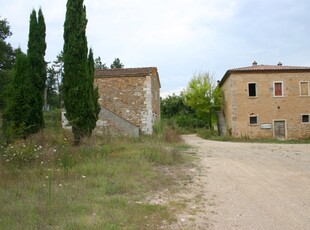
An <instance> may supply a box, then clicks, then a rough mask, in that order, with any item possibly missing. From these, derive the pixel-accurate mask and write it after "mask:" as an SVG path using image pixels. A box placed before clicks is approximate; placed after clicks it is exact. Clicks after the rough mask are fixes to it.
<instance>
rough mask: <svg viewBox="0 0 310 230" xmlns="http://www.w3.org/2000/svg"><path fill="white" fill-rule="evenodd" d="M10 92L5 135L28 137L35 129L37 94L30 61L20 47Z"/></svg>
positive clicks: (4, 121) (5, 116)
mask: <svg viewBox="0 0 310 230" xmlns="http://www.w3.org/2000/svg"><path fill="white" fill-rule="evenodd" d="M9 90H10V94H9V97H8V99H7V101H6V107H5V110H4V112H3V128H4V134H5V136H6V137H7V138H8V139H9V140H10V139H15V138H20V137H26V136H27V135H28V134H29V133H32V131H33V129H34V124H33V111H32V108H33V106H35V104H36V95H35V94H33V92H34V91H35V88H34V85H33V82H32V80H31V71H30V63H29V59H28V58H27V56H26V55H25V54H24V53H22V52H21V50H20V49H18V50H17V51H16V64H15V67H14V71H13V76H12V81H11V83H10V85H9Z"/></svg>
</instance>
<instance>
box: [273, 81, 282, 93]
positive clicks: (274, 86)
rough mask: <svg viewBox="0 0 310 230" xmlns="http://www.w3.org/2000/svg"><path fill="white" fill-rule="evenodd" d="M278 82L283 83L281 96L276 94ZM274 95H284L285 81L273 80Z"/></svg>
mask: <svg viewBox="0 0 310 230" xmlns="http://www.w3.org/2000/svg"><path fill="white" fill-rule="evenodd" d="M276 83H281V86H282V95H281V96H278V95H276ZM273 96H274V97H284V82H283V81H274V82H273Z"/></svg>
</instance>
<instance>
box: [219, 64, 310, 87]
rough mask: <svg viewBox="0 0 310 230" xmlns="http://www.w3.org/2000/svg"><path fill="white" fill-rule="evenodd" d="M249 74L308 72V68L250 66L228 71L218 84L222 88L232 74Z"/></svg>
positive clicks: (309, 70)
mask: <svg viewBox="0 0 310 230" xmlns="http://www.w3.org/2000/svg"><path fill="white" fill-rule="evenodd" d="M250 72H256V73H261V72H310V67H305V66H283V65H252V66H247V67H241V68H235V69H229V70H227V72H226V73H225V75H224V77H223V78H222V80H221V81H220V83H219V86H222V85H223V84H224V82H225V81H226V79H227V78H228V76H229V75H230V74H232V73H250Z"/></svg>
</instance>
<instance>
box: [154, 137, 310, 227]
mask: <svg viewBox="0 0 310 230" xmlns="http://www.w3.org/2000/svg"><path fill="white" fill-rule="evenodd" d="M183 139H184V140H185V142H186V143H187V144H189V145H191V146H193V147H194V149H195V152H196V153H195V154H196V155H197V160H196V161H195V162H194V165H193V166H192V167H190V168H188V169H186V171H185V172H183V173H184V177H183V178H184V180H182V181H179V183H180V190H179V191H178V192H177V194H176V195H174V196H173V197H166V195H165V194H162V195H161V194H159V197H158V199H160V198H161V199H162V202H163V203H166V202H170V203H171V204H172V206H173V204H178V205H180V204H182V202H183V203H184V207H185V209H183V211H182V212H179V213H177V222H176V223H175V224H173V225H170V226H163V228H164V229H257V230H266V229H273V230H275V229H281V230H283V229H284V230H286V229H287V230H289V229H292V230H293V229H294V230H295V229H310V145H308V144H293V145H292V144H260V143H230V142H216V141H208V140H203V139H201V138H199V137H197V136H195V135H185V136H183ZM166 194H167V193H166ZM158 199H155V200H157V201H158ZM180 202H181V203H180ZM160 203H161V202H160ZM176 210H178V209H176ZM180 210H181V209H180Z"/></svg>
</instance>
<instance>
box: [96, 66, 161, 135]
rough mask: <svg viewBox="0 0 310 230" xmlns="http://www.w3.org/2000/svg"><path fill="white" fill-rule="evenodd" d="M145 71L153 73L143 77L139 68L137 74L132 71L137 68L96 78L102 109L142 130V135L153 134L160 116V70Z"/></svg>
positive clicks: (109, 72)
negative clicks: (158, 71) (158, 72)
mask: <svg viewBox="0 0 310 230" xmlns="http://www.w3.org/2000/svg"><path fill="white" fill-rule="evenodd" d="M144 69H146V70H148V71H149V70H151V71H149V72H147V73H145V74H141V69H137V70H138V74H136V75H135V74H133V73H132V70H136V69H129V70H128V71H127V70H126V69H123V72H122V70H106V71H103V72H104V75H102V76H100V75H99V74H98V76H96V77H95V85H96V86H98V90H99V95H100V97H99V104H100V106H101V107H102V108H106V109H108V110H109V111H111V112H112V113H114V114H116V115H117V116H120V117H122V118H123V119H125V120H126V121H128V122H129V123H131V124H133V125H135V126H137V127H139V130H140V132H142V133H145V134H152V132H153V124H154V122H155V120H156V119H158V118H159V116H160V99H159V89H160V82H159V78H158V74H157V69H156V68H143V69H142V70H144ZM116 71H118V72H120V74H119V76H118V75H117V74H115V72H116ZM139 71H140V72H139ZM126 74H127V75H126Z"/></svg>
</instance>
